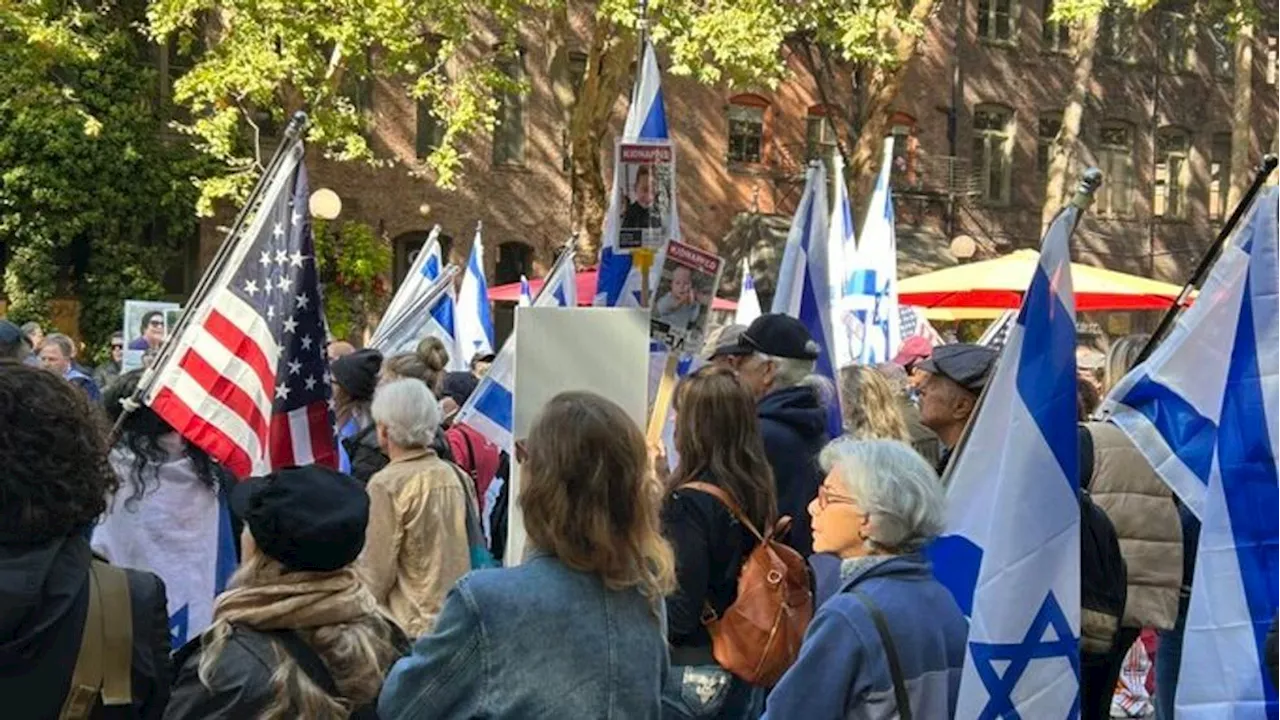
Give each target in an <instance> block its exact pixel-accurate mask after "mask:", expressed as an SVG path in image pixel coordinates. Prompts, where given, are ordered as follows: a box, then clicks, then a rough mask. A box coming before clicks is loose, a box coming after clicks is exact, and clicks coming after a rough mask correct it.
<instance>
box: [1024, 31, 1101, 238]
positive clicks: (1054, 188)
mask: <svg viewBox="0 0 1280 720" xmlns="http://www.w3.org/2000/svg"><path fill="white" fill-rule="evenodd" d="M1098 25H1099V16H1098V15H1097V14H1091V15H1089V16H1087V17H1085V18H1084V19H1083V20H1081V21H1080V23H1078V24H1077V25H1076V28H1075V30H1076V42H1075V46H1074V48H1073V50H1074V52H1075V69H1074V71H1073V72H1072V76H1071V92H1070V93H1069V94H1068V95H1067V106H1066V107H1065V108H1063V110H1062V128H1061V129H1059V130H1058V135H1057V137H1055V138H1054V139H1053V145H1052V146H1051V148H1050V150H1049V170H1048V174H1047V175H1048V176H1047V178H1046V181H1045V191H1044V206H1043V207H1042V208H1041V209H1040V234H1041V235H1044V233H1045V232H1047V231H1048V229H1049V224H1050V223H1052V222H1053V217H1054V216H1055V215H1057V214H1058V211H1059V210H1061V209H1062V206H1063V205H1064V204H1066V202H1067V200H1068V199H1069V198H1070V195H1071V193H1072V189H1073V188H1074V183H1073V182H1072V181H1073V180H1074V179H1075V175H1076V174H1078V173H1077V172H1076V171H1077V170H1078V169H1079V162H1078V161H1079V160H1080V159H1082V158H1083V159H1084V161H1085V163H1089V164H1092V162H1093V157H1092V153H1090V152H1089V149H1088V147H1086V146H1085V144H1084V143H1083V142H1081V141H1080V126H1081V124H1082V122H1081V121H1082V120H1083V119H1084V109H1085V104H1086V103H1087V102H1088V101H1089V97H1090V95H1091V93H1090V92H1089V90H1090V86H1091V85H1093V58H1094V50H1095V49H1096V48H1097V45H1098ZM1108 179H1109V178H1105V177H1104V178H1103V179H1102V182H1103V183H1104V184H1105V183H1106V182H1107V180H1108Z"/></svg>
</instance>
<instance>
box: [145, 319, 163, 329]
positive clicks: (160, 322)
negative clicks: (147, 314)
mask: <svg viewBox="0 0 1280 720" xmlns="http://www.w3.org/2000/svg"><path fill="white" fill-rule="evenodd" d="M147 324H148V325H150V326H151V327H164V321H163V320H148V321H147Z"/></svg>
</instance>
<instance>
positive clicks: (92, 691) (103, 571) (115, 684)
mask: <svg viewBox="0 0 1280 720" xmlns="http://www.w3.org/2000/svg"><path fill="white" fill-rule="evenodd" d="M87 580H88V582H89V605H88V608H87V611H86V613H85V618H84V630H83V632H82V633H81V635H80V651H79V653H78V654H77V655H76V664H75V668H74V669H73V670H72V671H71V685H70V688H69V689H68V691H67V697H66V699H65V700H63V703H62V710H61V712H60V713H59V715H58V717H59V718H60V720H85V719H86V718H88V717H89V716H90V714H92V713H93V710H94V708H95V706H97V704H98V699H99V698H101V699H102V704H103V705H104V706H112V705H130V704H132V703H133V601H132V599H131V598H130V595H129V577H128V576H127V575H126V574H125V572H124V570H122V569H120V568H117V567H112V566H111V565H108V564H106V563H104V562H101V561H98V560H94V561H92V562H91V563H90V564H89V577H88V578H87Z"/></svg>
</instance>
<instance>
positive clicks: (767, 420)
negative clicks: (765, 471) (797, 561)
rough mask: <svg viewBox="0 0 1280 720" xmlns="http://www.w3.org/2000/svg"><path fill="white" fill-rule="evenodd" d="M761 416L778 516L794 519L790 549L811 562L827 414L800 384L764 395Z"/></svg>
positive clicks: (758, 410)
mask: <svg viewBox="0 0 1280 720" xmlns="http://www.w3.org/2000/svg"><path fill="white" fill-rule="evenodd" d="M756 413H757V415H759V417H760V431H761V432H762V433H763V434H764V452H765V455H767V456H768V458H769V465H770V466H771V467H772V468H773V479H774V482H775V483H777V486H778V514H779V516H790V517H791V534H790V537H788V538H787V544H789V545H790V546H791V547H793V548H795V549H796V550H797V551H798V552H799V553H800V554H801V555H803V556H804V557H809V555H811V554H812V553H813V529H812V526H811V521H812V519H811V518H810V517H809V510H808V506H809V502H810V501H812V500H813V499H814V498H815V497H817V495H818V486H819V485H821V484H822V468H820V467H819V466H818V453H820V452H822V448H823V446H824V445H826V444H827V440H828V439H829V438H828V436H827V410H826V408H824V407H822V403H821V402H820V401H819V400H818V393H817V391H815V390H814V389H813V388H811V387H807V386H803V385H801V386H797V387H792V388H786V389H784V390H777V391H774V392H772V393H769V394H768V395H765V396H764V397H763V398H762V399H761V400H760V404H759V405H758V406H757V407H756Z"/></svg>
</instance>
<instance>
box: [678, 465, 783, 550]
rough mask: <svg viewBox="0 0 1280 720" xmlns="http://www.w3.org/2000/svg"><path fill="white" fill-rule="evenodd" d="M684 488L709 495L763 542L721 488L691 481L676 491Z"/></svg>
mask: <svg viewBox="0 0 1280 720" xmlns="http://www.w3.org/2000/svg"><path fill="white" fill-rule="evenodd" d="M685 488H688V489H690V490H697V491H699V492H704V493H706V494H708V495H710V496H711V497H713V498H715V499H716V500H719V501H720V504H721V505H724V506H725V509H727V510H728V511H729V514H730V515H732V516H733V517H734V518H736V519H737V520H738V522H740V523H742V524H743V525H746V526H747V529H748V530H750V531H751V534H752V535H755V536H756V538H757V539H758V540H759V541H760V542H761V543H764V542H765V537H764V534H763V533H761V532H760V531H759V530H757V529H756V526H755V523H752V522H751V521H750V520H749V519H747V516H746V515H744V514H743V512H742V509H741V508H739V507H738V503H736V502H734V501H733V498H731V497H729V493H727V492H725V491H724V489H723V488H719V487H717V486H715V485H712V484H711V483H706V482H702V481H700V480H693V481H691V482H687V483H684V484H683V485H680V486H679V487H677V488H676V489H677V490H684V489H685ZM784 520H786V521H788V522H789V521H790V518H784ZM779 525H781V522H780V523H779ZM765 529H766V530H769V529H770V528H765ZM769 534H770V536H772V535H773V532H770V533H769Z"/></svg>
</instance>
